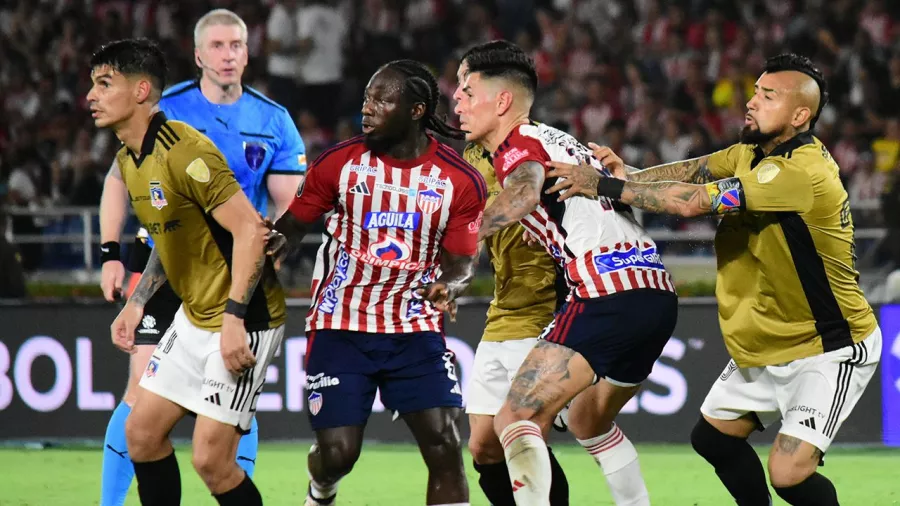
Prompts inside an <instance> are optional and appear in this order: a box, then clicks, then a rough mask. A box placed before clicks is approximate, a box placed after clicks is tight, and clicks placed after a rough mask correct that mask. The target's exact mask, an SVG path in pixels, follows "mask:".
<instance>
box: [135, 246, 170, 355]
mask: <svg viewBox="0 0 900 506" xmlns="http://www.w3.org/2000/svg"><path fill="white" fill-rule="evenodd" d="M149 258H150V247H149V246H148V245H147V244H146V243H145V242H144V241H143V240H141V239H139V238H135V241H134V247H133V248H131V254H130V255H129V258H128V270H129V271H131V272H144V268H145V267H146V266H147V260H148V259H149ZM179 307H181V299H180V298H178V295H176V294H175V292H174V291H173V290H172V287H171V286H170V285H169V282H168V281H166V282H165V283H164V284H163V285H162V286H161V287H159V289H158V290H157V291H156V293H155V294H153V296H152V297H150V300H148V301H147V305H146V306H144V317H143V318H142V319H141V323H140V324H139V325H138V327H137V329H136V330H135V333H134V344H152V345H154V346H156V345H157V344H159V340H160V339H161V338H162V336H163V334H165V333H166V329H168V328H169V326H170V325H172V320H173V319H174V318H175V313H177V312H178V308H179Z"/></svg>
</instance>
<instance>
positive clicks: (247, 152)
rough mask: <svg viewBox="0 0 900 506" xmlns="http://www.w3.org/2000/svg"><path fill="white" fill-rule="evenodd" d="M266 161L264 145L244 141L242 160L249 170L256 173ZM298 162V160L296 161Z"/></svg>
mask: <svg viewBox="0 0 900 506" xmlns="http://www.w3.org/2000/svg"><path fill="white" fill-rule="evenodd" d="M265 159H266V145H265V144H263V143H261V142H247V141H244V160H247V166H249V167H250V170H252V171H253V172H256V171H258V170H259V169H260V167H262V164H263V161H265ZM297 161H298V162H299V161H300V160H299V159H298V160H297Z"/></svg>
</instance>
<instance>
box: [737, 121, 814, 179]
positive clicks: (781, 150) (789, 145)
mask: <svg viewBox="0 0 900 506" xmlns="http://www.w3.org/2000/svg"><path fill="white" fill-rule="evenodd" d="M813 142H814V141H813V134H812V132H810V131H809V130H807V131H805V132H800V133H799V134H797V135H795V136H793V137H791V138H790V139H788V140H786V141H784V142H782V143H781V144H779V145H777V146H775V149H773V150H772V152H771V153H769V154H768V155H766V154H765V153H763V150H762V148H760V147H759V146H756V147H755V148H753V154H754V155H755V156H754V157H753V162H752V163H751V164H750V168H751V169H752V168H754V167H756V165H757V164H758V163H759V162H761V161H762V160H763V158H765V157H767V156H782V155H788V156H790V153H791V151H793V150H795V149H797V148H799V147H800V146H803V145H806V144H813Z"/></svg>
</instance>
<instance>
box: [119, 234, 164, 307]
mask: <svg viewBox="0 0 900 506" xmlns="http://www.w3.org/2000/svg"><path fill="white" fill-rule="evenodd" d="M165 282H166V271H165V270H164V269H163V266H162V261H161V260H160V259H159V255H158V254H157V253H156V248H155V247H154V248H153V250H151V251H150V258H149V259H148V260H147V267H145V268H144V273H143V274H141V280H140V281H139V282H138V284H137V286H136V287H134V293H132V294H131V297H130V298H129V299H128V303H129V304H136V305H137V306H139V307H144V306H146V305H147V301H148V300H150V297H153V294H154V293H156V291H157V290H159V287H161V286H162V285H163V284H164V283H165Z"/></svg>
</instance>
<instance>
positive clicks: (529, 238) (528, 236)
mask: <svg viewBox="0 0 900 506" xmlns="http://www.w3.org/2000/svg"><path fill="white" fill-rule="evenodd" d="M522 240H523V241H525V244H527V245H528V246H530V247H532V248H540V247H541V243H540V241H538V238H537V237H535V235H534V234H532V233H531V232H529V231H527V230H525V231H523V232H522Z"/></svg>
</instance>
